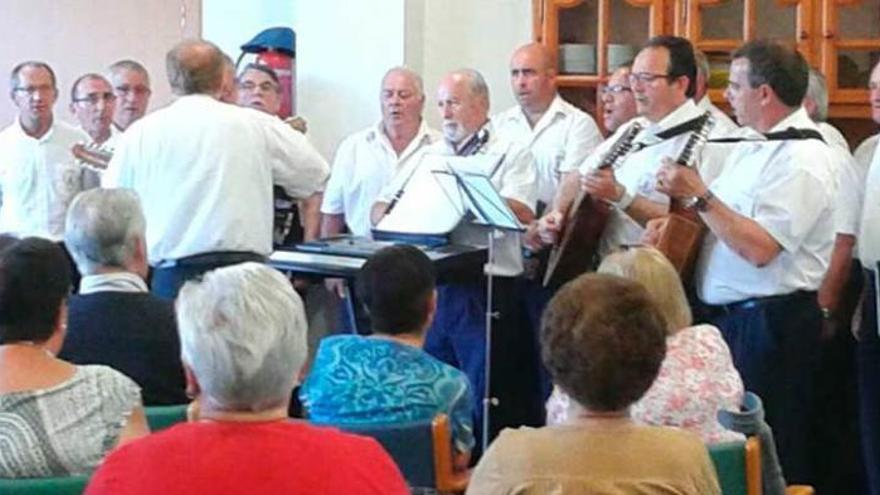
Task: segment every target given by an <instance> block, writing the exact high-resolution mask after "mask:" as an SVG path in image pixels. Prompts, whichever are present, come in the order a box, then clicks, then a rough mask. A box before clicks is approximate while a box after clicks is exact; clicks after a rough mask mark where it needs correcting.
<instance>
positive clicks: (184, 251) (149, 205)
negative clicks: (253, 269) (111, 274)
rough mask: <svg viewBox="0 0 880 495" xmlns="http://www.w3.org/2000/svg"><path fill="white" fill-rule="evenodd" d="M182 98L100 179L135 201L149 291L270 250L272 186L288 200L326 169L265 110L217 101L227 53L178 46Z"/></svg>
mask: <svg viewBox="0 0 880 495" xmlns="http://www.w3.org/2000/svg"><path fill="white" fill-rule="evenodd" d="M166 60H167V67H168V81H169V83H170V85H171V88H172V89H173V91H174V93H175V94H176V95H178V98H177V99H176V100H175V101H174V102H173V103H172V104H170V105H168V106H167V107H165V108H162V109H160V110H157V111H156V112H153V113H152V114H150V115H147V116H146V117H144V118H143V121H142V122H139V123H138V125H136V126H133V127H131V128H129V129H128V130H127V131H126V132H125V133H124V134H123V135H122V137H121V139H120V141H119V145H118V146H117V150H116V153H115V154H114V156H113V160H112V161H111V162H110V166H109V168H108V170H107V172H106V173H105V179H107V180H106V183H107V184H108V185H109V186H110V187H128V188H131V189H134V190H135V191H136V192H137V193H138V194H139V195H140V197H141V200H142V202H143V205H144V215H145V217H146V220H147V247H148V252H149V253H150V259H149V262H150V265H151V266H152V267H153V279H152V283H153V287H152V290H153V292H154V293H156V294H157V295H160V296H163V297H168V298H174V297H175V296H176V294H177V290H178V289H179V288H180V286H181V285H182V284H183V282H185V281H186V280H188V279H190V278H193V277H196V276H198V275H200V274H201V273H204V272H205V271H208V270H212V269H214V268H217V267H220V266H225V265H230V264H235V263H241V262H243V261H253V260H264V259H265V257H266V256H268V255H269V254H270V253H271V252H272V220H273V218H272V185H273V183H275V184H278V185H279V186H281V187H282V188H284V190H285V191H286V192H287V193H288V194H289V195H290V196H292V197H294V198H305V197H308V196H309V195H311V194H313V193H314V192H315V191H317V190H319V189H321V188H322V187H323V185H324V182H325V181H326V179H327V175H328V172H329V166H328V165H327V162H326V161H324V159H323V158H322V157H321V155H319V154H318V152H317V151H316V150H315V149H314V147H312V145H311V144H309V143H308V141H306V139H305V137H303V135H302V134H300V133H299V132H297V131H294V130H293V129H291V128H290V127H289V126H287V125H285V124H284V123H283V122H282V121H280V120H279V119H277V118H275V117H273V116H270V115H267V114H265V113H263V112H255V111H253V110H251V109H247V108H241V107H239V106H237V105H229V104H226V103H222V102H221V101H220V97H221V95H222V93H223V89H224V86H223V68H224V60H223V53H222V52H221V51H220V50H219V49H218V48H217V47H216V46H215V45H213V44H211V43H208V42H205V41H184V42H181V43H179V44H178V45H176V46H175V47H174V48H172V49H171V50H170V51H169V52H168V54H167V56H166Z"/></svg>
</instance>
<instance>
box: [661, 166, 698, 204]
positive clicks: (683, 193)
mask: <svg viewBox="0 0 880 495" xmlns="http://www.w3.org/2000/svg"><path fill="white" fill-rule="evenodd" d="M657 190H658V191H660V192H662V193H663V194H666V195H668V196H670V197H673V198H697V197H700V196H702V195H704V194H706V190H707V187H706V184H704V183H703V179H702V178H701V177H700V174H699V173H698V172H697V170H696V169H695V168H692V167H683V166H681V165H678V164H677V163H675V162H674V161H672V159H671V158H664V159H663V165H662V166H661V167H660V169H659V170H657Z"/></svg>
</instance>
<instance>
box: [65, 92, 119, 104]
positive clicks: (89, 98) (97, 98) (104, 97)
mask: <svg viewBox="0 0 880 495" xmlns="http://www.w3.org/2000/svg"><path fill="white" fill-rule="evenodd" d="M115 100H116V95H114V94H113V93H111V92H109V91H108V92H106V93H90V94H87V95H85V96H81V97H79V98H74V100H73V102H74V103H88V104H90V105H97V104H98V103H99V102H102V101H105V102H107V103H109V102H111V101H115Z"/></svg>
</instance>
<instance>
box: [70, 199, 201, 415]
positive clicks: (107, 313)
mask: <svg viewBox="0 0 880 495" xmlns="http://www.w3.org/2000/svg"><path fill="white" fill-rule="evenodd" d="M145 231H146V223H145V221H144V215H143V213H142V211H141V205H140V201H139V200H138V198H137V195H136V194H135V193H134V192H132V191H130V190H126V189H92V190H90V191H86V192H84V193H82V194H80V195H79V196H77V197H76V199H74V201H73V203H71V205H70V208H69V209H68V211H67V225H66V228H65V232H64V242H65V244H66V245H67V248H68V249H69V250H70V254H71V256H73V259H74V261H76V266H77V268H78V269H79V271H80V273H82V274H83V278H82V281H81V282H80V287H79V289H80V290H79V294H78V295H76V296H73V297H71V298H70V300H69V302H68V313H67V338H66V339H65V340H64V347H63V348H62V350H61V354H60V357H62V359H66V360H68V361H71V362H73V363H76V364H104V365H107V366H110V367H111V368H114V369H116V370H118V371H121V372H122V373H124V374H125V375H126V376H128V377H129V378H131V379H133V380H134V381H135V382H137V384H138V385H140V387H141V391H142V393H143V398H144V404H146V405H148V406H152V405H162V404H182V403H185V402H188V400H187V398H186V394H185V393H184V380H183V368H182V367H181V364H180V343H179V341H178V338H177V325H176V324H175V322H174V306H173V305H172V304H171V302H170V301H166V300H164V299H161V298H159V297H156V296H154V295H152V294H150V293H149V289H147V284H146V282H145V281H144V280H145V279H146V277H147V270H148V265H147V247H146V242H145V235H144V233H145Z"/></svg>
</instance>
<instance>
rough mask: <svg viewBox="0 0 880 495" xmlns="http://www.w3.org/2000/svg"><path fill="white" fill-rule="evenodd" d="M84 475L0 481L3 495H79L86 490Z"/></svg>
mask: <svg viewBox="0 0 880 495" xmlns="http://www.w3.org/2000/svg"><path fill="white" fill-rule="evenodd" d="M88 483H89V477H88V476H86V475H77V476H66V477H63V478H20V479H0V493H2V494H3V495H80V494H81V493H82V492H83V491H85V489H86V485H87V484H88Z"/></svg>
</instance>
